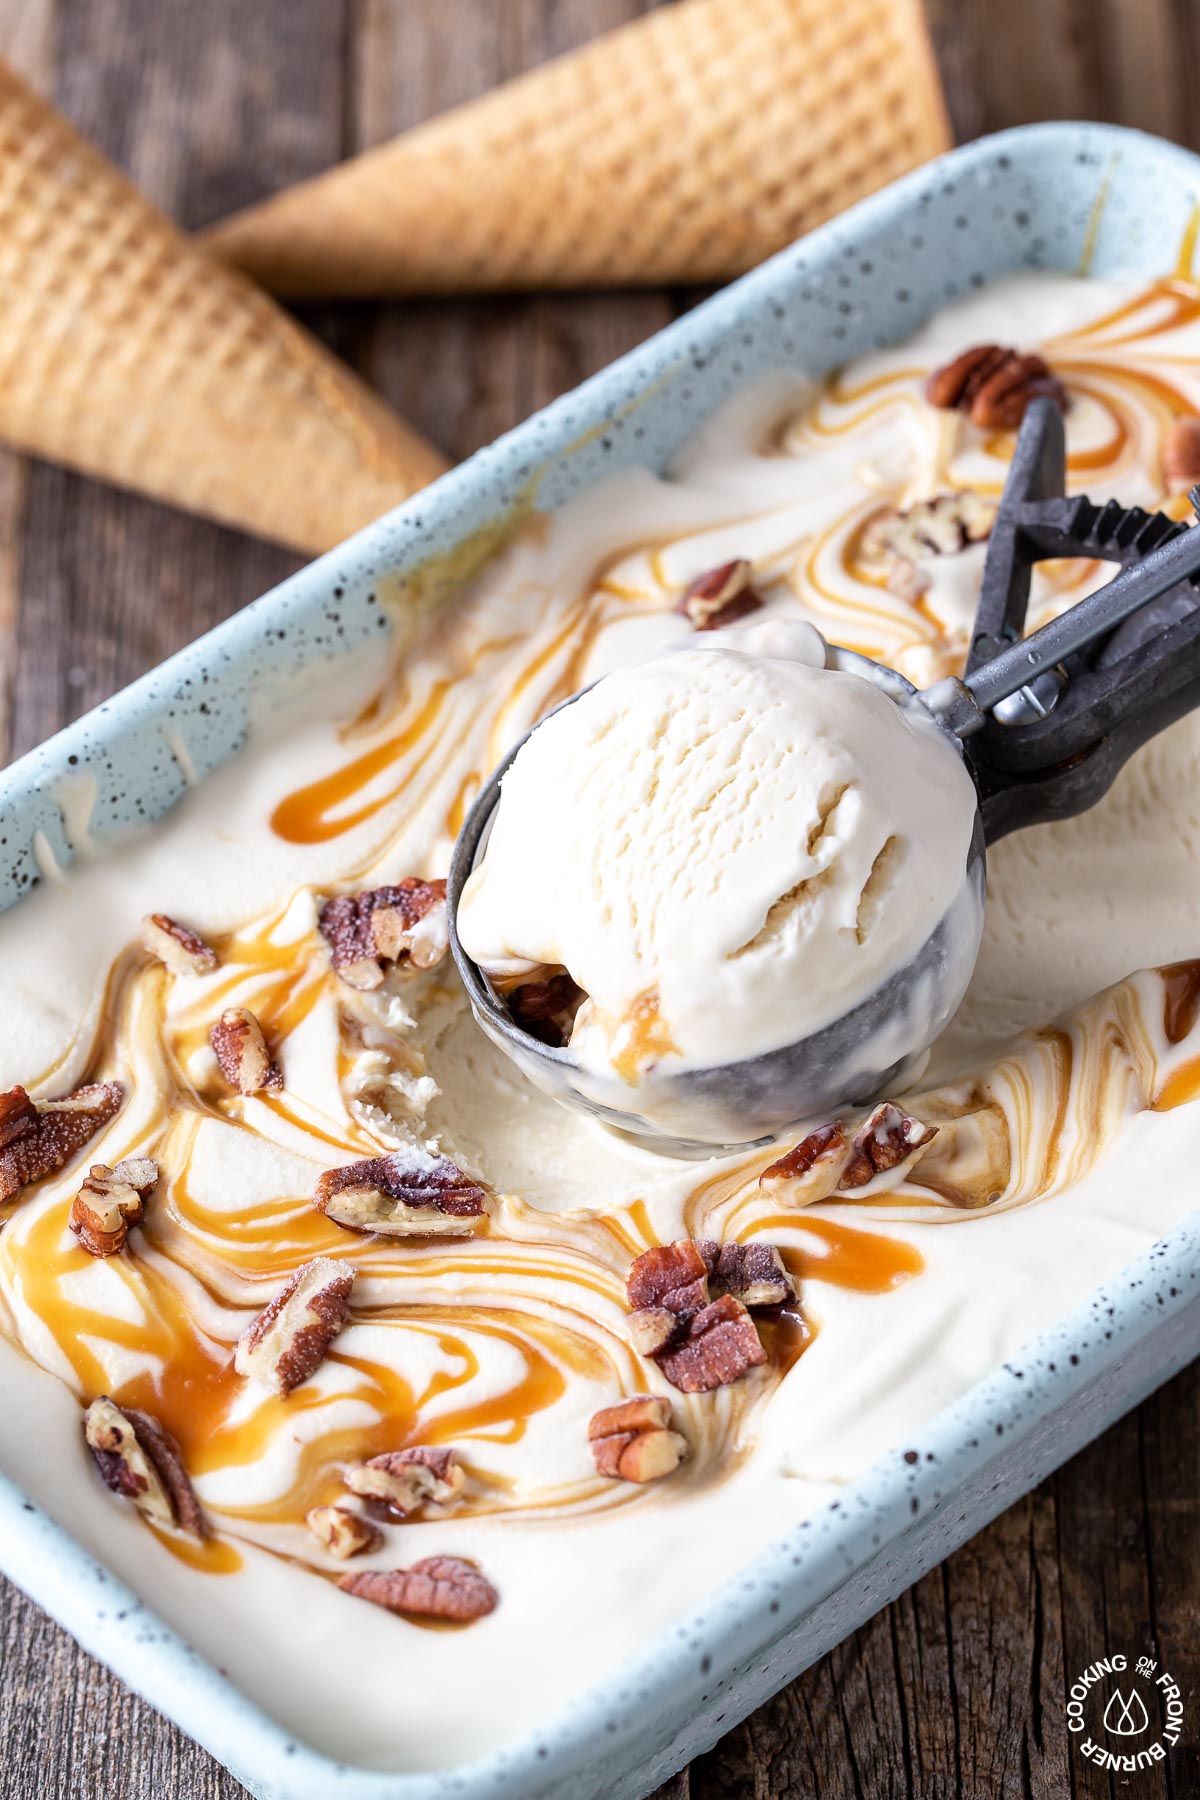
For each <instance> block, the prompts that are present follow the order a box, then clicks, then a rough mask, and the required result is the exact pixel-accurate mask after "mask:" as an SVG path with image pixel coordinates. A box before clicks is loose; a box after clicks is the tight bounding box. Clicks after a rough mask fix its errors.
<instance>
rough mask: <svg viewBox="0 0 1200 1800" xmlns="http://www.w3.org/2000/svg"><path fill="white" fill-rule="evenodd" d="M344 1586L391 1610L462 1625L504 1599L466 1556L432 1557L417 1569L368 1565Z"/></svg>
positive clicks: (345, 1577) (342, 1585)
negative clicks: (465, 1560) (386, 1568)
mask: <svg viewBox="0 0 1200 1800" xmlns="http://www.w3.org/2000/svg"><path fill="white" fill-rule="evenodd" d="M338 1586H339V1587H340V1588H341V1589H342V1590H343V1591H344V1592H345V1593H347V1594H356V1595H357V1596H358V1598H359V1599H360V1600H370V1601H371V1602H372V1604H373V1605H375V1606H385V1607H386V1608H387V1610H388V1611H389V1612H394V1613H402V1614H403V1613H408V1614H411V1615H412V1616H413V1617H415V1618H419V1619H452V1620H453V1621H454V1622H455V1623H456V1624H459V1625H466V1624H468V1623H469V1622H470V1621H471V1620H472V1619H482V1618H483V1616H484V1614H485V1613H490V1612H493V1611H494V1610H495V1608H496V1606H497V1605H498V1604H499V1599H500V1596H499V1595H498V1594H497V1592H496V1590H495V1588H494V1587H493V1586H492V1584H491V1582H490V1581H488V1580H487V1579H486V1578H485V1577H484V1576H483V1575H481V1574H480V1572H479V1570H478V1569H477V1568H476V1567H475V1564H474V1563H469V1562H464V1561H463V1559H462V1558H461V1557H460V1556H426V1557H423V1558H422V1559H421V1561H420V1562H415V1563H414V1564H413V1566H412V1568H411V1569H391V1570H388V1571H386V1572H385V1571H381V1570H376V1569H364V1570H363V1571H362V1573H361V1574H358V1575H343V1576H342V1578H341V1580H340V1581H339V1582H338Z"/></svg>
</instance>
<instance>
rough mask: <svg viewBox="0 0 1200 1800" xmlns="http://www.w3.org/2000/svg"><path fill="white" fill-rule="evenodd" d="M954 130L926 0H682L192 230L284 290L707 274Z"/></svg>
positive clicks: (621, 282)
mask: <svg viewBox="0 0 1200 1800" xmlns="http://www.w3.org/2000/svg"><path fill="white" fill-rule="evenodd" d="M949 141H950V134H949V127H948V125H947V121H946V113H945V108H944V106H943V103H942V96H941V90H940V87H939V85H938V77H937V71H936V67H935V65H934V61H933V56H932V53H931V50H930V45H929V40H928V35H927V33H926V29H925V20H924V15H923V12H922V10H921V5H920V0H681V3H680V4H677V5H673V6H667V7H663V8H662V9H660V10H659V11H657V12H654V13H651V14H650V15H648V16H647V17H646V18H643V19H639V20H637V21H636V22H635V23H634V24H632V25H627V26H625V27H623V28H622V29H621V30H619V31H614V32H611V33H610V34H609V35H608V36H606V37H602V38H598V39H597V40H596V41H595V42H594V43H592V44H590V45H587V46H586V47H585V48H584V49H582V50H580V51H577V52H575V53H574V54H573V55H570V56H564V57H561V58H559V59H558V60H557V61H555V62H551V63H547V64H546V65H545V66H544V67H542V68H540V69H536V70H534V71H533V72H532V73H531V74H529V75H525V76H522V77H521V79H520V80H518V81H513V82H510V83H509V84H508V85H507V86H505V87H502V88H498V89H497V90H496V91H495V92H494V93H492V94H489V95H487V96H486V97H485V98H484V99H482V100H477V101H474V102H473V103H472V104H471V105H469V106H463V107H460V108H458V109H457V110H456V111H454V112H449V113H446V114H444V115H443V116H442V117H441V118H439V119H435V120H434V121H433V122H432V123H431V124H428V125H423V126H421V127H419V128H418V129H417V130H415V131H410V132H407V133H405V134H404V135H403V136H402V137H399V138H395V139H393V141H392V142H391V143H389V144H385V145H384V146H383V147H382V148H380V149H378V150H374V151H370V152H368V153H367V154H366V155H364V156H360V157H357V158H355V159H354V160H353V161H351V162H348V163H345V164H343V165H342V166H341V167H340V168H338V169H334V170H332V171H330V172H329V173H328V174H326V175H322V176H318V177H317V178H316V179H315V180H313V181H307V182H303V183H302V184H300V185H299V186H298V187H293V188H289V189H287V190H286V191H285V192H283V193H281V194H279V195H277V196H276V197H275V198H274V199H272V200H268V201H266V202H265V203H264V204H262V205H260V206H255V207H251V208H250V209H249V210H248V211H246V212H242V213H238V214H237V215H236V216H234V217H233V218H231V219H229V220H227V221H225V222H224V223H223V224H220V225H217V226H216V227H215V228H213V229H212V230H210V231H209V232H207V233H206V234H205V235H204V238H203V240H202V241H203V242H204V243H205V245H206V247H207V248H208V249H210V250H212V251H213V252H215V254H217V255H218V256H220V257H222V258H223V259H224V260H226V261H228V262H230V263H232V264H234V265H235V266H237V267H239V268H241V269H244V270H245V271H246V272H247V273H248V274H250V275H252V276H253V277H254V279H255V280H256V281H260V282H262V283H263V284H264V285H265V286H267V287H269V288H271V289H273V290H274V291H275V292H277V293H280V294H287V295H290V296H293V297H299V296H306V297H314V296H318V295H382V294H411V293H454V292H470V291H483V290H499V289H513V288H526V289H534V288H547V287H576V286H589V285H603V286H627V285H628V286H635V285H639V284H658V283H664V282H681V281H717V280H723V279H724V278H726V277H727V276H731V275H736V274H740V273H741V272H742V271H743V270H745V269H748V268H750V267H751V266H752V265H753V264H754V263H756V262H759V261H761V259H762V258H763V257H764V256H766V255H768V254H769V253H770V252H771V251H773V250H778V249H779V248H780V247H781V246H782V245H784V244H787V243H790V242H791V241H792V239H793V238H795V237H797V236H799V235H800V233H801V232H804V231H807V230H808V229H809V228H810V227H811V226H813V225H816V224H818V223H819V222H820V221H821V220H822V219H827V218H830V217H831V216H832V215H833V214H834V213H836V212H839V211H840V210H841V209H842V208H843V207H845V206H848V205H849V204H850V203H851V201H854V200H858V199H861V198H862V196H863V195H864V194H867V193H870V192H871V191H872V190H873V189H875V188H877V187H880V186H882V184H883V183H884V182H886V181H889V180H891V179H892V178H893V177H894V176H896V175H900V174H902V173H903V172H904V171H905V170H907V169H911V168H913V167H915V166H916V164H918V163H920V162H923V161H924V160H925V159H926V158H927V157H930V156H933V155H935V154H936V153H937V152H938V151H940V150H944V149H945V148H946V147H947V145H948V143H949Z"/></svg>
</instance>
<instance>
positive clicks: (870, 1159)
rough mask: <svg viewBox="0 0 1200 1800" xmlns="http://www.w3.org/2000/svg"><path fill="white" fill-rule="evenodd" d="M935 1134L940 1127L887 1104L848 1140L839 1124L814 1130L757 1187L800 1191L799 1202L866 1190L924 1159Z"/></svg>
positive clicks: (877, 1108)
mask: <svg viewBox="0 0 1200 1800" xmlns="http://www.w3.org/2000/svg"><path fill="white" fill-rule="evenodd" d="M937 1131H938V1128H937V1126H936V1125H926V1124H924V1123H923V1121H922V1120H920V1119H914V1118H911V1117H910V1116H909V1115H908V1114H907V1113H906V1112H904V1110H903V1109H902V1108H901V1107H899V1106H896V1105H894V1104H893V1103H892V1102H891V1101H890V1100H884V1101H882V1102H881V1103H880V1104H879V1105H878V1106H877V1107H875V1108H874V1109H873V1111H872V1112H870V1113H868V1115H867V1117H866V1118H865V1119H864V1120H863V1122H862V1124H861V1125H860V1126H859V1127H858V1129H857V1130H856V1131H855V1132H854V1133H853V1134H852V1135H851V1137H850V1138H849V1139H848V1138H847V1136H846V1128H845V1127H844V1126H843V1125H842V1124H841V1122H840V1121H838V1120H835V1121H834V1122H833V1123H831V1124H829V1125H821V1126H818V1128H817V1130H816V1131H810V1132H809V1134H808V1136H807V1137H806V1138H802V1139H801V1140H800V1142H799V1143H798V1144H797V1145H796V1146H795V1148H794V1149H792V1150H789V1151H788V1153H787V1155H786V1156H781V1157H780V1158H779V1161H778V1162H773V1163H771V1165H770V1166H769V1167H768V1168H766V1169H764V1170H763V1172H762V1174H761V1175H760V1176H759V1178H758V1184H759V1186H760V1187H763V1188H768V1189H772V1190H777V1191H787V1190H795V1189H799V1190H800V1192H799V1193H798V1194H797V1195H796V1198H799V1199H804V1200H808V1201H812V1200H823V1199H825V1198H826V1196H827V1195H829V1194H832V1193H842V1192H844V1191H845V1190H846V1189H847V1188H859V1187H863V1186H865V1185H866V1183H867V1182H868V1181H870V1180H872V1178H873V1177H874V1176H876V1175H881V1174H883V1173H884V1171H885V1170H887V1169H895V1168H897V1167H898V1166H899V1165H900V1164H901V1163H902V1162H906V1161H907V1160H908V1159H909V1158H910V1157H915V1156H918V1155H920V1154H921V1152H922V1151H924V1149H925V1148H926V1146H927V1145H928V1144H929V1143H931V1142H932V1140H933V1139H934V1138H935V1137H936V1136H937Z"/></svg>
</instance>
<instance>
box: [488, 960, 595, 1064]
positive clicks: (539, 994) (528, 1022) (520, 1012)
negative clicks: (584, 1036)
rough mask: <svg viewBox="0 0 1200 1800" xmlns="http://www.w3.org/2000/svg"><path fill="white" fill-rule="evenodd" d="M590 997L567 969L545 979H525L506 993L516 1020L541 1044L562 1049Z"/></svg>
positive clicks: (510, 1009)
mask: <svg viewBox="0 0 1200 1800" xmlns="http://www.w3.org/2000/svg"><path fill="white" fill-rule="evenodd" d="M586 998H587V996H586V994H585V993H584V991H583V989H582V988H581V987H580V986H579V983H578V982H577V981H575V980H573V979H572V977H571V976H570V975H568V974H567V972H566V970H565V969H564V970H563V971H562V973H561V974H559V975H551V976H549V977H548V978H547V979H546V980H545V981H525V982H522V983H521V986H520V987H516V988H514V989H513V990H512V992H511V993H510V994H508V995H506V1000H507V1003H508V1010H509V1012H510V1013H511V1014H512V1016H513V1023H514V1024H515V1025H519V1026H520V1028H521V1030H522V1031H524V1032H527V1033H528V1034H529V1036H530V1037H534V1038H537V1040H538V1042H539V1043H541V1044H550V1045H551V1046H552V1047H553V1048H554V1049H556V1050H557V1049H561V1047H562V1046H563V1044H565V1043H566V1042H567V1041H568V1039H569V1038H570V1036H571V1032H572V1030H573V1029H574V1026H575V1015H576V1013H577V1012H578V1011H579V1008H580V1007H581V1006H582V1004H583V1002H584V1000H585V999H586Z"/></svg>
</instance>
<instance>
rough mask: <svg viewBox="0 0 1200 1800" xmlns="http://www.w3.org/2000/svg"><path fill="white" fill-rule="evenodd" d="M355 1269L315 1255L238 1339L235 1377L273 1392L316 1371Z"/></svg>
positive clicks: (342, 1314) (341, 1320) (285, 1390)
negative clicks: (257, 1383)
mask: <svg viewBox="0 0 1200 1800" xmlns="http://www.w3.org/2000/svg"><path fill="white" fill-rule="evenodd" d="M353 1286H354V1271H353V1269H348V1268H347V1267H346V1266H345V1264H344V1263H339V1262H334V1260H333V1258H332V1257H330V1256H317V1257H314V1258H313V1260H312V1262H307V1263H305V1264H304V1266H303V1268H300V1269H297V1270H296V1273H295V1274H294V1275H293V1276H292V1279H291V1280H290V1281H289V1282H288V1284H287V1286H286V1287H285V1288H283V1289H281V1290H280V1292H279V1293H278V1294H276V1296H275V1298H274V1299H273V1300H272V1301H271V1302H270V1303H269V1305H267V1306H265V1307H264V1308H263V1310H262V1312H260V1313H259V1315H258V1317H257V1319H255V1320H254V1322H253V1323H252V1324H251V1325H249V1326H248V1327H247V1329H246V1330H245V1331H244V1332H243V1333H242V1335H241V1337H240V1338H239V1339H238V1345H237V1349H236V1350H235V1351H234V1356H233V1362H234V1367H235V1368H236V1370H237V1372H238V1374H239V1375H245V1376H247V1377H248V1378H249V1379H250V1380H252V1381H261V1382H262V1383H263V1385H264V1386H265V1387H270V1388H274V1389H275V1391H276V1393H278V1394H290V1393H291V1391H292V1389H293V1388H295V1387H299V1386H300V1385H301V1383H302V1382H305V1381H308V1380H309V1378H310V1377H311V1376H313V1375H315V1374H316V1372H317V1370H318V1369H319V1368H320V1366H321V1364H322V1363H323V1362H324V1360H325V1352H326V1351H327V1350H328V1348H329V1346H330V1344H332V1342H333V1340H334V1338H335V1337H336V1336H337V1334H338V1332H339V1331H340V1330H341V1329H342V1327H343V1325H344V1324H345V1323H346V1314H347V1313H348V1311H349V1309H350V1291H351V1289H352V1288H353Z"/></svg>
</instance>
